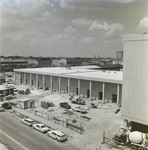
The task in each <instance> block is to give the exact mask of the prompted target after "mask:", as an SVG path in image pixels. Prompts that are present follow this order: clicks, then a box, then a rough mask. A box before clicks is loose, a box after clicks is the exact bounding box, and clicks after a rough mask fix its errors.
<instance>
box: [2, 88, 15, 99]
mask: <svg viewBox="0 0 148 150" xmlns="http://www.w3.org/2000/svg"><path fill="white" fill-rule="evenodd" d="M13 94H14V89H13V87H8V86H6V85H0V100H1V101H2V100H3V97H5V96H8V95H13Z"/></svg>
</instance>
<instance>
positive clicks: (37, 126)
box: [33, 123, 49, 133]
mask: <svg viewBox="0 0 148 150" xmlns="http://www.w3.org/2000/svg"><path fill="white" fill-rule="evenodd" d="M33 128H34V129H36V130H38V131H40V132H42V133H45V132H47V131H49V128H48V127H46V126H45V125H43V124H41V123H39V124H34V125H33Z"/></svg>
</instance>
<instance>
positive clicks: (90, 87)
mask: <svg viewBox="0 0 148 150" xmlns="http://www.w3.org/2000/svg"><path fill="white" fill-rule="evenodd" d="M91 91H92V81H90V82H89V92H90V93H89V98H90V100H91V97H92V96H91Z"/></svg>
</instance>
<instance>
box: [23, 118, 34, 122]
mask: <svg viewBox="0 0 148 150" xmlns="http://www.w3.org/2000/svg"><path fill="white" fill-rule="evenodd" d="M24 120H28V121H34V120H33V119H30V118H24Z"/></svg>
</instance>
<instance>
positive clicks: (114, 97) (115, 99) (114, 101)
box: [112, 94, 117, 103]
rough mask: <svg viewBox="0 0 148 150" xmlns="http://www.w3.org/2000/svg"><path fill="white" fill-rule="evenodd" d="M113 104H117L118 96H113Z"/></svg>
mask: <svg viewBox="0 0 148 150" xmlns="http://www.w3.org/2000/svg"><path fill="white" fill-rule="evenodd" d="M112 102H113V103H117V94H112Z"/></svg>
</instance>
